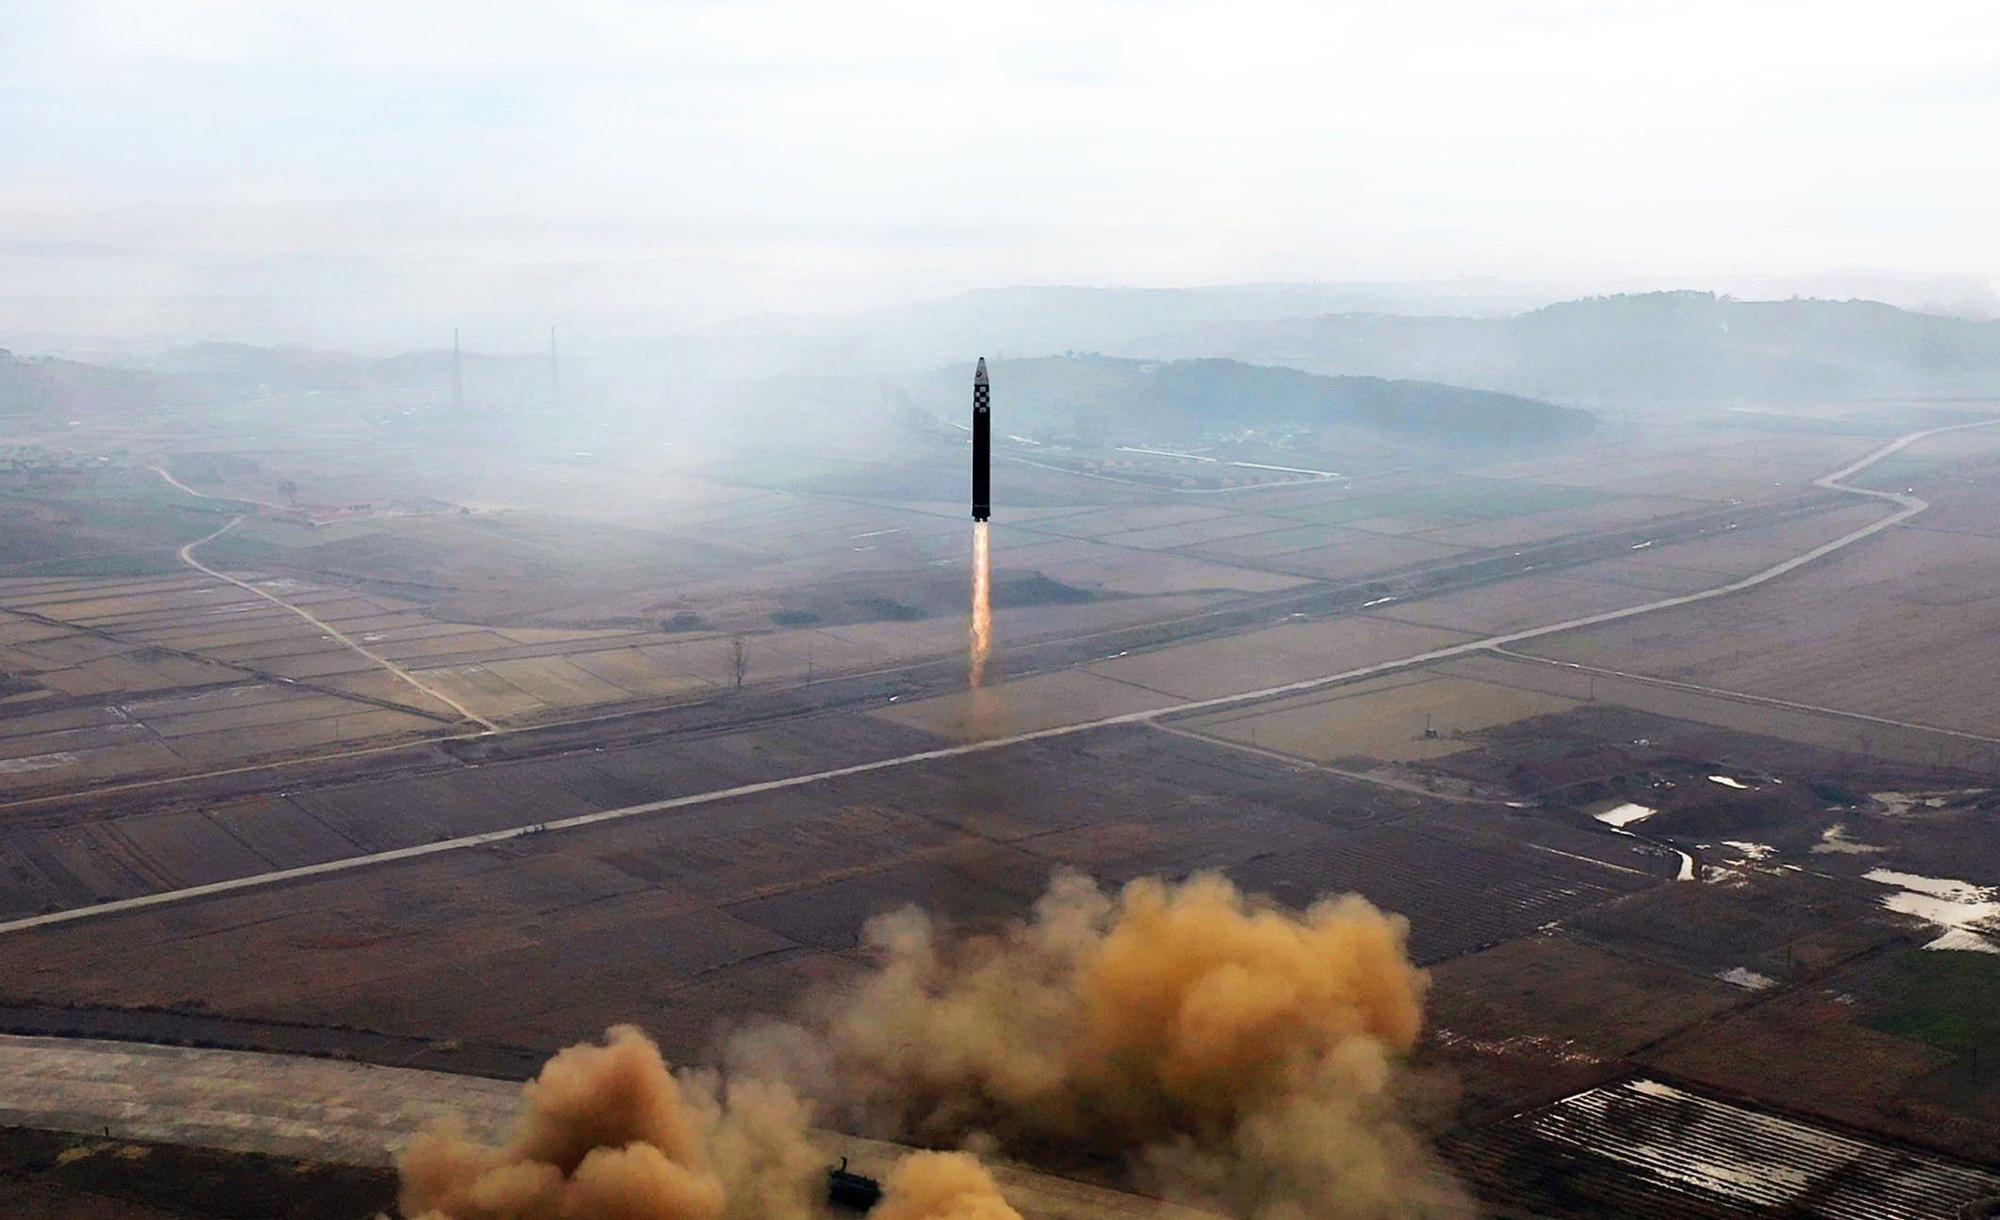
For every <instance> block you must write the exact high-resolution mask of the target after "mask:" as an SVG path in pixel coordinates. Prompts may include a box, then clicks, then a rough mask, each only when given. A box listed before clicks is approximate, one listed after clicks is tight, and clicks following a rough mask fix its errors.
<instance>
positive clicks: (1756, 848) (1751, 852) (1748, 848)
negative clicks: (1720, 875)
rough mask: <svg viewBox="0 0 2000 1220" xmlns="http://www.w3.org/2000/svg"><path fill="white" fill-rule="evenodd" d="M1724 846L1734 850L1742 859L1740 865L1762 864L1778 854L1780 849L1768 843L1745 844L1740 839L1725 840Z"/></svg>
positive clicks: (1739, 861)
mask: <svg viewBox="0 0 2000 1220" xmlns="http://www.w3.org/2000/svg"><path fill="white" fill-rule="evenodd" d="M1722 845H1723V846H1724V847H1727V848H1731V849H1733V850H1734V851H1735V852H1736V853H1737V854H1738V855H1739V856H1741V857H1742V859H1740V860H1738V861H1737V863H1738V864H1761V863H1763V862H1764V861H1766V860H1769V859H1770V858H1771V857H1772V856H1775V855H1777V854H1778V849H1777V848H1775V847H1772V846H1771V845H1769V844H1767V843H1745V842H1743V841H1741V840H1740V839H1724V840H1723V841H1722Z"/></svg>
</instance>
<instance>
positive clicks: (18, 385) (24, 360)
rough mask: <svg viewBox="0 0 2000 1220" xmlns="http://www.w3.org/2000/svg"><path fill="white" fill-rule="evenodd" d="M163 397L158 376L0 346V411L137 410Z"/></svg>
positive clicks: (46, 414) (44, 414)
mask: <svg viewBox="0 0 2000 1220" xmlns="http://www.w3.org/2000/svg"><path fill="white" fill-rule="evenodd" d="M167 397H168V394H167V387H166V386H165V384H164V383H163V382H162V381H161V380H160V378H158V377H156V376H153V375H152V374H149V373H143V372H138V371H135V370H131V369H112V368H103V367H100V366H98V365H94V364H79V363H77V362H76V361H73V360H55V359H51V358H48V357H26V356H16V355H14V354H13V353H12V352H9V351H6V350H4V349H0V417H6V416H16V417H26V418H33V419H59V418H65V417H68V416H72V415H78V414H84V413H96V412H105V411H130V412H139V411H147V410H151V409H152V408H154V407H157V406H159V405H161V403H163V402H164V401H166V399H167Z"/></svg>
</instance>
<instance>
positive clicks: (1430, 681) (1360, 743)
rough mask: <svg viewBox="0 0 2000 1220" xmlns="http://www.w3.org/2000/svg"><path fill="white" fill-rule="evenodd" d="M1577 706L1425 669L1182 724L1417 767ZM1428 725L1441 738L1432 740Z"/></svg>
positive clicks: (1301, 750) (1240, 738) (1306, 754)
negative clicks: (1482, 734)
mask: <svg viewBox="0 0 2000 1220" xmlns="http://www.w3.org/2000/svg"><path fill="white" fill-rule="evenodd" d="M1575 706H1576V701H1575V700H1572V699H1565V698H1562V697H1560V696H1556V695H1549V694H1544V693H1542V692H1539V691H1527V690H1522V689H1520V688H1518V687H1507V686H1501V685H1496V684H1493V683H1486V682H1468V681H1465V680H1462V679H1458V678H1446V677H1439V676H1436V675H1435V674H1433V673H1430V672H1428V671H1419V672H1418V673H1411V674H1392V675H1390V676H1388V677H1384V678H1376V679H1373V680H1371V681H1368V682H1359V683H1355V684H1353V685H1347V686H1340V687H1336V688H1334V689H1332V690H1328V691H1321V692H1315V693H1314V694H1311V695H1303V696H1295V697H1293V698H1291V699H1286V700H1280V701H1275V702H1272V703H1268V704H1260V705H1258V706H1256V707H1254V708H1249V709H1245V710H1230V711H1223V712H1217V713H1214V714H1211V715H1206V716H1195V717H1191V718H1189V719H1187V720H1186V721H1184V722H1182V723H1184V724H1185V725H1186V726H1187V727H1189V728H1191V729H1194V730H1195V731H1196V732H1199V733H1203V734H1207V735H1209V736H1212V737H1220V738H1223V739H1225V740H1228V741H1236V742H1243V743H1245V744H1249V745H1255V746H1259V747H1261V748H1264V749H1270V750H1277V751H1279V752H1281V753H1285V754H1292V755H1296V756H1297V757H1300V758H1306V759H1311V760H1313V761H1314V762H1334V761H1336V760H1338V759H1343V758H1372V759H1379V760H1381V761H1384V762H1414V761H1417V760H1419V759H1426V758H1439V757H1442V756H1444V755H1447V754H1454V753H1457V752H1458V751H1460V750H1463V749H1465V748H1466V742H1465V740H1464V737H1465V735H1466V734H1469V733H1475V732H1478V731H1479V730H1482V729H1488V728H1492V727H1493V726H1495V725H1502V724H1512V723H1514V722H1516V721H1519V720H1526V719H1529V718H1530V717H1534V716H1544V715H1548V714H1550V713H1554V712H1563V711H1567V710H1569V709H1570V708H1573V707H1575ZM1427 726H1428V727H1429V728H1431V729H1432V730H1433V731H1435V732H1436V733H1437V734H1438V735H1437V736H1436V737H1426V736H1425V735H1424V731H1425V728H1426V727H1427Z"/></svg>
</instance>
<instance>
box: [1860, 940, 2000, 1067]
mask: <svg viewBox="0 0 2000 1220" xmlns="http://www.w3.org/2000/svg"><path fill="white" fill-rule="evenodd" d="M1881 985H1882V987H1883V989H1884V991H1885V993H1886V994H1885V996H1884V997H1883V999H1882V1000H1881V1002H1879V1003H1878V1004H1877V1005H1876V1006H1875V1008H1874V1010H1873V1011H1872V1012H1871V1013H1870V1014H1869V1016H1868V1019H1867V1024H1868V1025H1870V1026H1873V1027H1874V1028H1876V1029H1879V1030H1881V1031H1883V1032H1884V1033H1890V1034H1895V1035H1896V1036H1897V1037H1900V1038H1908V1039H1910V1040H1912V1041H1914V1042H1922V1043H1924V1044H1925V1045H1927V1046H1934V1047H1936V1048H1937V1049H1939V1050H1941V1051H1945V1052H1947V1053H1949V1054H1953V1055H1968V1054H1971V1053H1972V1052H1973V1051H1974V1050H1975V1049H1977V1050H1980V1051H1982V1052H1983V1053H1985V1054H1988V1055H1994V1056H2000V954H1992V953H1946V952H1937V953H1933V952H1929V951H1927V950H1921V949H1912V950H1910V951H1908V952H1906V953H1904V954H1902V955H1901V956H1899V957H1898V958H1897V959H1896V960H1895V961H1894V962H1893V963H1892V964H1891V965H1890V966H1889V968H1888V970H1887V971H1886V973H1885V974H1884V976H1883V978H1882V982H1881Z"/></svg>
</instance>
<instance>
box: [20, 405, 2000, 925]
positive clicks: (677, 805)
mask: <svg viewBox="0 0 2000 1220" xmlns="http://www.w3.org/2000/svg"><path fill="white" fill-rule="evenodd" d="M1995 424H2000V419H1988V420H1979V421H1976V422H1973V423H1965V424H1951V425H1947V426H1945V427H1940V428H1930V429H1926V430H1924V431H1921V432H1912V433H1909V434H1907V435H1905V436H1901V437H1898V438H1897V439H1896V440H1893V441H1891V442H1889V443H1888V444H1886V445H1883V446H1882V447H1881V448H1879V449H1876V450H1875V451H1874V452H1872V453H1869V454H1867V455H1866V456H1864V457H1861V458H1859V459H1857V460H1856V461H1854V462H1851V463H1849V464H1848V465H1846V466H1843V467H1841V468H1840V469H1838V470H1835V471H1833V472H1832V473H1830V474H1826V475H1822V476H1820V477H1819V478H1817V479H1815V480H1813V482H1814V484H1815V485H1816V486H1819V487H1824V488H1828V489H1830V490H1834V491H1843V492H1849V493H1852V494H1855V495H1860V496H1867V497H1869V498H1871V499H1877V500H1885V501H1890V502H1892V503H1894V504H1896V505H1898V509H1897V511H1895V512H1893V513H1890V514H1888V515H1887V516H1885V517H1882V518H1881V519H1880V520H1877V521H1874V522H1871V523H1869V524H1868V525H1865V526H1862V527H1861V528H1859V529H1855V530H1850V531H1849V532H1847V533H1846V534H1843V535H1841V536H1840V537H1838V538H1835V539H1833V540H1831V541H1829V542H1823V543H1821V544H1819V545H1818V546H1815V547H1812V548H1811V549H1809V550H1806V551H1804V552H1802V553H1800V554H1798V555H1794V556H1792V557H1791V558H1789V559H1785V560H1781V561H1779V562H1778V563H1776V564H1773V565H1772V566H1770V567H1768V568H1765V569H1763V570H1762V571H1759V572H1754V573H1752V574H1751V575H1749V576H1745V577H1743V578H1741V579H1739V580H1734V581H1731V582H1729V583H1728V584H1724V585H1718V586H1716V587H1714V588H1712V589H1704V590H1699V591H1697V592H1693V593H1683V594H1679V595H1676V596H1673V597H1667V598H1662V599H1660V600H1658V601H1653V602H1647V603H1644V604H1642V605H1638V606H1627V607H1625V608H1623V609H1619V610H1607V611H1604V612H1602V613H1600V614H1592V615H1586V616H1583V617H1580V618H1574V619H1567V620H1564V621H1563V622H1559V623H1551V624H1548V625H1546V626H1542V627H1529V628H1525V629H1523V630H1520V631H1512V632H1506V633H1502V634H1499V635H1492V636H1487V637H1484V638H1480V639H1472V640H1465V641H1462V642H1460V643H1457V644H1449V645H1446V646H1444V647H1442V648H1436V649H1432V650H1430V651H1429V652H1424V653H1419V654H1416V655H1414V656H1409V657H1403V658H1400V659H1397V660H1391V661H1381V662H1378V663H1376V664H1373V665H1366V666H1362V667H1360V668H1358V669H1352V670H1348V671H1345V672H1343V673H1338V674H1328V675H1325V676H1322V677H1317V678H1305V679H1301V680H1299V681H1297V682H1289V683H1285V684H1282V685H1279V686H1272V687H1265V688H1263V689H1260V690H1253V691H1241V692H1238V693H1235V694H1229V695H1217V696H1214V697H1211V698H1207V699H1197V700H1190V701H1186V702H1180V703H1175V704H1171V705H1168V706H1166V707H1159V708H1147V709H1142V710H1140V711H1136V712H1124V713H1121V714H1119V715H1115V716H1106V717H1101V718H1099V719H1096V720H1089V721H1082V722H1078V723H1075V724H1068V725H1057V726H1054V727H1051V728H1045V729H1037V730H1034V731H1031V732H1026V733H1015V734H1010V735H1007V736H1002V737H993V738H988V739H985V740H981V741H972V742H965V743H963V744H960V745H953V746H942V747H939V748H937V749H934V750H920V751H917V752H915V753H913V754H902V755H897V756H895V757H892V758H882V759H876V760H874V761H872V762H865V763H855V764H852V765H849V766H844V767H833V768H829V769H827V770H823V771H813V772H808V773H806V774H802V775H793V776H787V777H785V778H783V779H775V780H763V781H760V782H757V783H750V784H738V785H735V786H733V787H729V788H721V789H717V790H714V791H711V792H697V793H690V794H688V795H685V796H677V797H670V798H667V799H665V800H658V801H647V802H644V803H641V804H637V805H627V806H623V807H621V808H617V809H604V810H598V811H596V812H593V813H586V814H577V815H575V816H572V817H567V818H558V819H554V820H551V821H547V822H535V823H531V824H529V825H526V826H515V827H509V828H507V829H504V830H493V831H486V832H483V833H480V834H473V835H462V836H459V837H457V838H452V839H441V840H438V841H437V842H434V843H422V844H417V845H415V846H411V847H402V848H396V849H393V850H390V851H383V852H373V853H370V854H367V855H361V856H349V857H344V858H342V859H338V860H327V861H323V862H321V863H319V864H311V865H305V866H302V867H299V868H289V869H280V870H277V871H274V872H268V873H258V874H254V875H251V876H246V877H235V878H231V879H229V880H226V881H216V882H211V883H209V884H206V885H198V886H190V887H187V888H185V889H178V890H165V891H162V892H160V893H155V894H146V895H142V896H140V897H136V898H123V899H117V900H114V901H111V902H102V903H96V904H93V905H90V906H82V907H73V908H71V909H69V910H66V911H54V912H50V913H48V914H45V915H33V916H28V917H25V918H22V919H15V920H10V921H8V922H5V923H0V935H6V934H9V933H14V932H25V931H29V930H31V929H34V928H40V927H48V926H52V925H55V924H61V923H69V922H74V921H76V920H81V919H91V918H98V917H102V916H108V915H116V914H121V913H124V912H128V911H137V910H143V909H145V908H148V907H155V906H165V905H169V904H172V903H178V902H187V901H192V900H195V899H200V898H207V897H213V896H216V895H219V894H228V893H233V892H236V891H238V890H248V889H258V888H262V887H265V886H271V885H279V884H283V883H286V882H290V881H298V880H305V879H308V878H313V877H322V876H327V875H330V874H334V873H340V872H347V871H350V870H352V869H358V868H367V867H370V866H372V865H376V864H388V863H393V862H396V861H402V860H416V859H422V858H423V857H426V856H434V855H439V854H442V853H444V852H451V851H462V850H465V849H467V848H475V847H485V846H489V845H491V844H495V843H503V842H506V841H508V840H510V839H517V838H521V837H523V836H526V835H534V834H545V833H549V832H553V831H563V830H576V829H581V828H583V827H586V826H595V825H599V824H601V823H607V822H617V821H623V820H625V819H628V818H635V817H641V816H644V815H646V814H652V813H662V812H665V811H667V810H671V809H685V808H690V807H694V806H699V805H706V804H711V803H713V802H716V801H723V800H732V799H736V798H739V797H745V796H756V795H760V794H762V793H766V792H779V791H783V790H785V789H788V788H799V787H804V786H806V785H809V784H817V783H822V782H825V781H827V780H835V779H842V778H846V777H848V776H853V775H866V774H869V773H871V772H875V771H886V770H890V769H893V768H897V767H904V766H910V765H912V764H916V763H925V762H934V761H939V760H944V759H951V758H962V757H965V756H968V755H973V754H982V753H985V752H987V751H990V750H999V749H1006V748H1009V747H1012V746H1017V745H1026V744H1029V743H1032V742H1038V741H1049V740H1053V739H1055V738H1059V737H1068V736H1072V735H1075V734H1078V733H1087V732H1092V731H1095V730H1098V729H1106V728H1116V727H1121V726H1125V725H1138V724H1146V723H1148V722H1151V721H1153V720H1155V719H1158V718H1162V717H1168V716H1180V715H1183V714H1189V713H1195V712H1203V711H1207V710H1209V709H1211V708H1218V707H1231V706H1235V705H1238V704H1245V703H1254V702H1258V701H1260V700H1264V699H1270V698H1275V697H1280V696H1284V695H1292V694H1302V693H1305V692H1307V691H1313V690H1318V689H1321V688H1324V687H1328V686H1335V685H1338V684H1340V683H1343V682H1352V681H1355V680H1357V679H1360V678H1369V677H1374V676H1375V675H1377V674H1383V673H1388V672H1391V671H1393V670H1398V669H1405V668H1408V667H1411V666H1416V665H1426V664H1429V663H1431V662H1433V661H1441V660H1446V659H1448V658H1452V657H1462V656H1466V655H1468V654H1472V653H1479V652H1488V651H1492V650H1494V649H1495V648H1496V647H1499V646H1504V645H1507V644H1514V643H1519V642H1521V641H1523V640H1532V639H1540V638H1541V637H1543V636H1548V635H1555V634H1557V633H1558V632H1563V631H1574V630H1577V629H1579V628H1583V627H1594V626H1597V625H1599V624H1601V623H1612V622H1619V621H1622V620H1624V619H1628V618H1635V617H1637V616H1639V615H1641V614H1651V613H1653V612H1655V611H1659V610H1669V609H1674V608H1677V607H1680V606H1689V605H1695V604H1698V603H1700V602H1705V601H1710V600H1713V599H1715V598H1718V597H1726V596H1728V595H1730V594H1733V593H1740V592H1742V591H1743V590H1745V589H1752V588H1756V587H1757V586H1759V585H1763V584H1766V583H1769V582H1770V581H1773V580H1776V579H1777V578H1778V577H1780V576H1783V575H1785V574H1787V573H1789V572H1793V571H1796V570H1797V569H1799V568H1801V567H1804V566H1805V565H1807V564H1809V563H1812V562H1813V561H1815V560H1818V559H1821V558H1824V557H1825V556H1827V555H1831V554H1833V553H1834V552H1836V551H1840V550H1843V549H1845V548H1847V547H1849V546H1852V545H1854V544H1855V543H1857V542H1861V541H1863V540H1864V539H1867V538H1872V537H1874V536H1875V535H1876V534H1879V533H1881V532H1882V531H1884V530H1886V529H1889V528H1891V527H1892V526H1895V525H1897V524H1900V523H1901V522H1903V521H1907V520H1908V519H1910V518H1911V517H1914V516H1916V515H1917V514H1919V513H1921V512H1923V511H1925V510H1926V509H1928V508H1929V507H1930V503H1929V502H1928V501H1926V500H1923V499H1921V498H1919V497H1917V496H1914V495H1908V494H1903V493H1897V492H1884V491H1874V490H1870V489H1867V488H1859V487H1851V486H1848V485H1846V484H1844V483H1842V482H1841V480H1843V479H1846V478H1850V477H1852V476H1853V475H1855V474H1857V473H1859V472H1860V471H1862V470H1865V469H1867V468H1868V467H1869V466H1871V465H1873V464H1875V463H1876V462H1879V461H1881V460H1882V459H1883V458H1885V457H1888V456H1889V455H1890V454H1893V453H1897V452H1900V451H1901V450H1903V449H1905V448H1908V447H1909V446H1910V445H1912V444H1915V443H1916V442H1917V441H1920V440H1923V439H1925V438H1927V437H1932V436H1938V435H1941V434H1944V433H1948V432H1961V431H1965V430H1968V429H1972V428H1986V427H1992V426H1993V425H1995ZM237 520H238V521H240V520H241V518H238V519H237ZM235 524H236V522H231V523H230V525H227V526H224V527H223V529H222V530H218V531H216V533H215V534H211V535H210V536H209V537H210V538H214V537H217V536H219V535H220V534H221V533H223V532H225V531H227V530H228V529H230V528H232V527H233V526H234V525H235ZM200 541H204V542H205V541H208V539H202V540H200ZM197 545H199V542H195V543H189V544H188V546H186V547H183V548H182V558H184V559H188V562H189V563H191V564H194V565H195V566H197V567H201V568H202V570H203V571H207V572H209V573H210V574H211V575H214V576H217V577H219V578H220V579H223V580H228V581H229V582H230V583H231V584H239V585H240V584H241V582H239V581H236V580H234V579H233V578H231V577H226V576H222V575H221V574H220V573H217V572H214V571H213V570H212V569H209V568H206V567H203V566H202V565H200V564H199V563H198V562H197V561H195V560H193V559H191V558H189V557H188V555H187V551H188V550H189V549H191V548H192V547H194V546H197ZM242 587H244V588H249V586H247V585H243V586H242ZM251 591H252V592H256V593H258V595H259V596H266V597H268V595H267V594H264V593H263V592H262V591H261V590H255V589H252V590H251ZM271 600H276V599H275V598H273V599H271ZM279 604H280V605H283V604H284V603H282V602H280V603H279ZM294 610H295V612H296V613H300V614H302V615H303V614H304V612H303V611H297V610H296V609H295V608H294ZM306 617H308V618H309V617H310V616H306ZM357 648H358V646H357ZM385 664H386V663H385Z"/></svg>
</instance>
